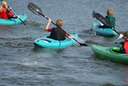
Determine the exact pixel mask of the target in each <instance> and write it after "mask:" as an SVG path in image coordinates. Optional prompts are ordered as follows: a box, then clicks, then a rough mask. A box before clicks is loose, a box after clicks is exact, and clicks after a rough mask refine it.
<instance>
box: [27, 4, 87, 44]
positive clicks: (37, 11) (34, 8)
mask: <svg viewBox="0 0 128 86" xmlns="http://www.w3.org/2000/svg"><path fill="white" fill-rule="evenodd" d="M28 9H29V10H30V11H31V12H32V13H34V14H35V15H40V16H43V17H44V18H45V19H47V20H48V17H47V16H45V15H44V14H43V12H42V10H41V8H40V7H38V6H37V5H35V4H34V3H32V2H30V3H29V4H28ZM51 23H52V24H54V25H56V26H57V27H58V28H59V29H61V30H63V29H62V28H61V27H59V26H58V25H57V24H56V23H54V22H53V21H52V22H51ZM63 31H64V30H63ZM64 32H65V33H66V34H67V35H69V36H71V35H70V34H69V33H67V32H66V31H64ZM71 39H72V40H74V41H76V42H77V43H78V44H79V45H80V46H87V44H85V43H81V42H79V41H78V40H76V39H75V38H71Z"/></svg>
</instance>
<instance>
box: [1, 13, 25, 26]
mask: <svg viewBox="0 0 128 86" xmlns="http://www.w3.org/2000/svg"><path fill="white" fill-rule="evenodd" d="M18 17H19V18H16V19H15V18H11V19H9V20H5V19H0V25H5V26H11V25H18V24H22V23H23V22H25V21H26V20H27V16H26V15H18Z"/></svg>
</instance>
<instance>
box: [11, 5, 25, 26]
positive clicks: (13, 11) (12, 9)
mask: <svg viewBox="0 0 128 86" xmlns="http://www.w3.org/2000/svg"><path fill="white" fill-rule="evenodd" d="M9 8H10V9H11V10H12V11H13V13H14V15H15V16H16V17H17V18H18V19H19V20H20V21H21V22H22V23H23V24H24V25H26V23H25V22H24V21H23V20H22V19H21V18H20V17H18V16H17V15H16V13H15V12H14V10H13V9H12V8H11V7H10V6H9Z"/></svg>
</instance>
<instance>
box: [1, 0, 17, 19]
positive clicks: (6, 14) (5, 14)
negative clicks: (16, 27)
mask: <svg viewBox="0 0 128 86" xmlns="http://www.w3.org/2000/svg"><path fill="white" fill-rule="evenodd" d="M14 17H15V16H14V12H13V10H12V9H10V8H9V6H8V4H7V2H6V1H2V5H1V6H0V18H2V19H10V18H14Z"/></svg>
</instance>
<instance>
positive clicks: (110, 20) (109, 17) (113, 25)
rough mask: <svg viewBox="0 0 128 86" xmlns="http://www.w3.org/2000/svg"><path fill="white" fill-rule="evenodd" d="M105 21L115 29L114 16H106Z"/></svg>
mask: <svg viewBox="0 0 128 86" xmlns="http://www.w3.org/2000/svg"><path fill="white" fill-rule="evenodd" d="M106 19H107V21H108V22H109V23H110V25H111V27H112V28H113V29H115V25H116V18H115V17H113V16H106Z"/></svg>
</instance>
